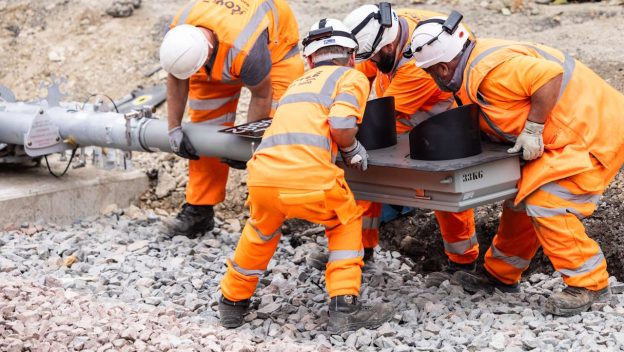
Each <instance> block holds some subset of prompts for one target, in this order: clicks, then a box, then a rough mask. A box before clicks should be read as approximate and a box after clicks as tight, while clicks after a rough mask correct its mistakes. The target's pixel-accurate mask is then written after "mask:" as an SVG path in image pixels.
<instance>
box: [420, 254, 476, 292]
mask: <svg viewBox="0 0 624 352" xmlns="http://www.w3.org/2000/svg"><path fill="white" fill-rule="evenodd" d="M476 269H477V263H476V262H472V263H469V264H459V263H455V262H452V261H450V260H449V261H448V264H447V265H446V266H445V267H444V268H442V271H435V272H433V273H431V274H429V275H427V278H426V279H425V287H439V286H440V284H442V283H443V282H444V281H446V280H449V281H450V280H451V278H452V277H453V274H455V272H457V271H467V272H474V271H475V270H476Z"/></svg>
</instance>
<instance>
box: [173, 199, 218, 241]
mask: <svg viewBox="0 0 624 352" xmlns="http://www.w3.org/2000/svg"><path fill="white" fill-rule="evenodd" d="M165 225H166V226H167V229H168V230H169V232H170V233H171V234H172V235H173V236H176V235H182V236H186V237H189V238H195V237H197V235H198V234H203V233H204V232H208V231H211V230H212V229H213V228H214V210H213V209H212V205H192V204H188V203H185V204H184V205H183V206H182V210H181V211H180V212H179V213H178V215H177V216H176V217H175V219H173V220H170V221H167V222H166V223H165Z"/></svg>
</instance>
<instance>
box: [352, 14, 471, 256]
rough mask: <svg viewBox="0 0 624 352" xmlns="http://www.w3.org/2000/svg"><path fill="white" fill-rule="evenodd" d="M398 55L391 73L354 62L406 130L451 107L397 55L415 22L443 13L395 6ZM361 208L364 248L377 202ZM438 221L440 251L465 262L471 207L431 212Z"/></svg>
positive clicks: (371, 235)
mask: <svg viewBox="0 0 624 352" xmlns="http://www.w3.org/2000/svg"><path fill="white" fill-rule="evenodd" d="M396 12H397V14H398V16H399V24H400V26H401V30H400V31H399V33H400V36H401V39H400V43H399V49H398V50H400V52H399V58H400V60H398V61H397V63H396V67H395V68H394V69H393V71H392V72H390V73H388V74H384V73H382V72H380V71H379V70H377V67H376V66H375V63H374V62H373V61H371V60H368V61H366V62H363V63H361V64H359V65H358V69H359V70H360V71H362V72H364V73H365V74H366V75H367V76H368V77H369V80H374V81H373V86H374V88H373V90H372V92H371V99H374V98H376V97H387V96H393V97H394V101H395V110H396V111H397V123H396V125H397V132H398V133H407V132H409V131H410V130H411V129H412V128H414V127H415V126H417V125H418V124H419V123H421V122H423V121H425V120H427V119H429V118H430V117H432V116H434V115H436V114H439V113H441V112H444V111H446V110H448V109H450V108H452V107H453V104H454V100H453V97H452V94H451V93H446V92H443V91H441V90H440V89H439V88H438V86H437V85H436V83H435V82H434V81H433V79H432V78H431V76H429V75H428V74H427V73H426V72H425V71H424V70H422V69H420V68H418V67H416V65H415V64H414V61H413V60H412V59H406V58H404V57H403V56H402V55H401V54H402V53H403V51H404V50H405V49H407V48H408V47H409V45H410V38H411V36H412V33H413V32H414V30H415V29H416V26H417V25H418V23H419V22H420V21H422V20H425V19H428V18H431V17H435V16H443V15H442V14H439V13H436V12H430V11H421V10H411V9H399V10H397V11H396ZM358 204H360V205H361V206H363V207H364V209H365V212H364V216H363V217H362V223H363V226H364V227H363V232H362V237H363V242H364V248H373V247H375V246H377V244H378V243H379V218H380V216H381V207H382V206H381V204H378V203H372V202H368V201H359V202H358ZM434 213H435V216H436V218H437V220H438V223H439V224H440V232H441V233H442V239H443V244H444V251H445V253H446V255H447V256H448V257H449V259H450V260H451V261H453V262H455V263H460V264H468V263H472V262H474V261H475V260H476V259H477V257H478V256H479V243H478V242H477V235H476V232H475V224H474V211H473V210H472V209H470V210H465V211H462V212H458V213H452V212H446V211H435V212H434Z"/></svg>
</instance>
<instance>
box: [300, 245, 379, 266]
mask: <svg viewBox="0 0 624 352" xmlns="http://www.w3.org/2000/svg"><path fill="white" fill-rule="evenodd" d="M374 256H375V249H374V248H364V257H363V258H362V260H363V261H364V268H366V263H370V262H374V261H375V257H374ZM328 261H329V255H328V254H327V253H326V252H313V253H311V254H309V255H308V256H307V257H306V263H307V264H308V266H311V267H313V268H316V269H318V270H325V268H326V266H327V262H328Z"/></svg>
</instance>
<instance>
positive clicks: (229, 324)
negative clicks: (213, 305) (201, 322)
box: [219, 296, 249, 329]
mask: <svg viewBox="0 0 624 352" xmlns="http://www.w3.org/2000/svg"><path fill="white" fill-rule="evenodd" d="M248 308H249V300H248V299H246V300H244V301H239V302H233V301H230V300H229V299H227V298H225V297H223V296H221V298H220V299H219V317H221V325H223V327H225V328H228V329H232V328H237V327H239V326H241V325H243V323H244V322H245V320H244V319H243V318H244V316H245V313H247V309H248Z"/></svg>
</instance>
